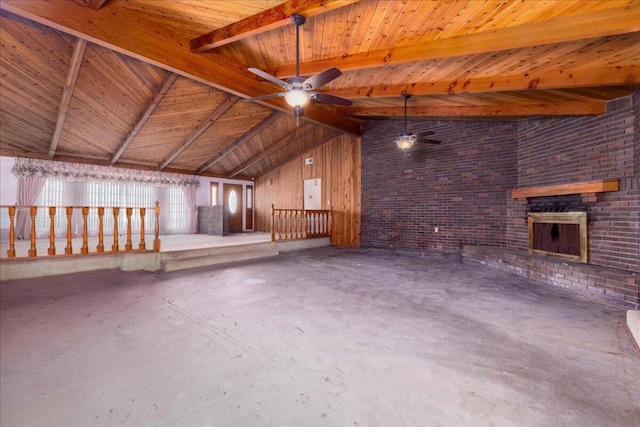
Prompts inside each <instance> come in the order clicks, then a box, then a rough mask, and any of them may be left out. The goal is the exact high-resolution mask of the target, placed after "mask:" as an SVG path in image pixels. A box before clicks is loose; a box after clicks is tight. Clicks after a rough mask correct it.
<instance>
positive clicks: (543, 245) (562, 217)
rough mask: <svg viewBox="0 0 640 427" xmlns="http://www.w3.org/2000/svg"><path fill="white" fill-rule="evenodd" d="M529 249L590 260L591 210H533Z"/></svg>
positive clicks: (569, 257) (563, 256)
mask: <svg viewBox="0 0 640 427" xmlns="http://www.w3.org/2000/svg"><path fill="white" fill-rule="evenodd" d="M528 222H529V252H533V253H538V254H544V255H551V256H558V257H562V258H567V259H572V260H576V261H580V262H584V263H586V262H587V213H586V212H538V213H529V218H528Z"/></svg>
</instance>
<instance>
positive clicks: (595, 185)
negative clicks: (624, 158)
mask: <svg viewBox="0 0 640 427" xmlns="http://www.w3.org/2000/svg"><path fill="white" fill-rule="evenodd" d="M619 189H620V182H619V181H618V180H617V179H601V180H598V181H589V182H574V183H571V184H559V185H545V186H542V187H529V188H516V189H515V190H511V198H512V199H524V198H527V197H545V196H562V195H565V194H585V193H604V192H607V191H618V190H619Z"/></svg>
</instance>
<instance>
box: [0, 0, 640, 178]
mask: <svg viewBox="0 0 640 427" xmlns="http://www.w3.org/2000/svg"><path fill="white" fill-rule="evenodd" d="M0 9H1V10H0V19H1V25H0V40H1V43H2V44H1V51H0V54H1V69H0V71H1V81H0V155H6V156H21V157H33V158H49V159H57V160H65V161H79V162H84V163H95V164H105V165H116V166H123V167H133V168H145V169H153V170H165V171H172V172H184V173H194V174H202V175H210V176H221V177H237V178H252V177H258V176H260V175H262V174H264V173H265V172H267V171H269V170H271V169H273V168H275V167H277V166H278V165H280V164H282V163H284V162H287V161H289V160H291V159H293V158H296V157H298V156H300V155H302V154H303V153H305V152H306V151H308V150H310V149H312V148H315V147H316V146H318V145H321V144H323V143H325V142H327V141H329V140H331V139H333V138H335V137H337V136H339V135H341V134H344V133H346V134H352V135H359V134H360V124H361V120H362V119H363V118H401V117H402V115H403V113H404V110H403V99H402V97H401V94H402V93H409V94H411V95H412V97H411V98H410V99H409V101H408V105H409V106H408V115H409V116H410V117H412V118H420V119H425V120H428V119H432V118H442V117H456V118H459V117H467V118H487V119H496V118H498V119H518V118H523V117H530V116H566V115H595V114H603V113H604V112H605V103H606V101H607V100H610V99H614V98H618V97H621V96H626V95H629V94H631V93H632V92H633V91H634V90H635V88H636V87H637V86H638V85H639V84H640V49H639V48H638V46H640V2H639V1H633V0H615V1H613V0H612V1H606V0H604V1H583V0H575V1H573V0H557V1H552V0H550V1H532V0H521V1H516V0H512V1H504V0H502V1H495V0H487V1H480V0H470V1H466V0H465V1H463V0H459V1H443V0H425V1H417V0H412V1H400V0H363V1H357V0H288V1H285V2H283V1H281V0H234V1H229V0H207V1H197V2H194V1H192V0H171V1H168V0H167V1H165V0H56V1H49V0H35V1H31V0H1V1H0ZM293 13H300V14H302V15H304V16H305V17H306V18H307V22H306V23H305V24H304V25H303V26H302V27H301V34H300V40H301V44H300V58H301V66H300V73H301V75H303V76H309V75H312V74H314V73H317V72H319V71H322V70H324V69H327V68H330V67H338V68H340V69H341V70H342V72H343V74H342V76H340V77H339V78H337V79H335V80H333V81H332V82H330V83H329V84H326V85H325V86H323V87H322V88H321V89H319V91H321V92H326V93H329V94H333V95H337V96H341V97H344V98H347V99H349V100H351V101H353V105H352V106H350V107H336V106H333V105H329V104H323V103H319V102H315V101H314V102H312V103H311V104H310V105H309V106H307V107H306V109H305V113H304V116H303V117H302V118H300V119H296V118H294V117H293V114H292V111H291V108H290V107H289V106H288V105H287V104H286V102H285V101H284V99H283V98H272V99H267V100H262V101H258V102H246V101H245V100H244V99H246V98H250V97H257V96H262V95H266V94H269V93H273V92H278V91H281V90H282V88H281V87H279V86H277V85H275V84H273V83H271V82H269V81H265V80H263V79H261V78H259V77H258V76H256V75H255V74H253V73H251V72H249V71H248V70H247V69H248V68H249V67H255V68H259V69H261V70H264V71H265V72H267V73H270V74H272V75H275V76H277V77H278V78H280V79H287V78H289V77H292V76H294V75H295V55H296V49H295V27H294V26H293V24H292V23H291V21H290V19H289V18H290V16H291V14H293ZM436 137H437V135H436ZM445 143H446V142H445Z"/></svg>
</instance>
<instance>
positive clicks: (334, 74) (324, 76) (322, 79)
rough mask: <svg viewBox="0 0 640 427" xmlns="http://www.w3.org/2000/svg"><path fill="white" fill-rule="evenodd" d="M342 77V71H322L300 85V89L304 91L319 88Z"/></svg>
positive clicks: (332, 69)
mask: <svg viewBox="0 0 640 427" xmlns="http://www.w3.org/2000/svg"><path fill="white" fill-rule="evenodd" d="M341 75H342V71H340V70H339V69H337V68H336V67H331V68H327V69H326V70H324V71H320V72H319V73H317V74H314V75H313V76H311V77H309V78H308V79H307V80H305V81H304V82H303V83H302V87H303V88H305V89H306V90H311V89H317V88H319V87H320V86H323V85H326V84H327V83H329V82H330V81H332V80H334V79H337V78H338V77H340V76H341Z"/></svg>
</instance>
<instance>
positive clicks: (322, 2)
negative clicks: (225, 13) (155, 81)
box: [191, 0, 360, 52]
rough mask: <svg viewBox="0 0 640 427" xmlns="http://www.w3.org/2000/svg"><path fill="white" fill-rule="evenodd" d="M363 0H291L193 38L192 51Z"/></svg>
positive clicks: (215, 45) (205, 48) (225, 42)
mask: <svg viewBox="0 0 640 427" xmlns="http://www.w3.org/2000/svg"><path fill="white" fill-rule="evenodd" d="M359 1H360V0H289V1H286V2H284V3H282V4H279V5H277V6H274V7H272V8H271V9H267V10H265V11H263V12H260V13H258V14H256V15H253V16H249V17H248V18H245V19H243V20H241V21H238V22H235V23H233V24H231V25H227V26H226V27H222V28H219V29H217V30H214V31H211V32H210V33H207V34H203V35H201V36H199V37H196V38H195V39H193V40H191V52H205V51H207V50H210V49H215V48H217V47H220V46H224V45H226V44H229V43H233V42H236V41H239V40H242V39H244V38H247V37H252V36H255V35H258V34H261V33H264V32H266V31H270V30H274V29H276V28H280V27H284V26H286V25H290V24H291V21H290V17H291V15H293V14H294V13H299V14H301V15H304V16H305V17H307V18H309V17H312V16H315V15H320V14H322V13H326V12H329V11H331V10H335V9H339V8H341V7H344V6H349V5H351V4H353V3H357V2H359Z"/></svg>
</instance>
